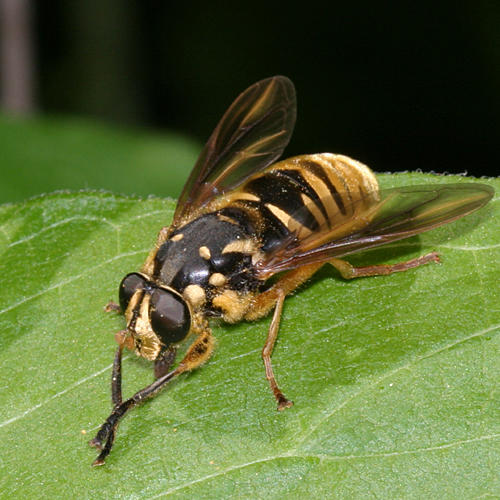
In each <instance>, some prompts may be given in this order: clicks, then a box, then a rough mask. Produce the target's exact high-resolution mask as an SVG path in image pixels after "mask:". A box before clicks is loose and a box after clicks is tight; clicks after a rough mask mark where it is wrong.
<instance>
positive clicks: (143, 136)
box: [0, 115, 200, 203]
mask: <svg viewBox="0 0 500 500" xmlns="http://www.w3.org/2000/svg"><path fill="white" fill-rule="evenodd" d="M199 150H200V145H199V144H198V143H197V142H195V141H194V140H190V139H188V138H187V137H184V136H182V135H180V134H175V133H172V132H165V133H159V132H151V131H146V130H144V129H132V128H125V127H123V128H120V127H116V126H114V127H110V126H107V125H105V124H102V123H98V122H93V121H89V120H83V119H75V118H62V117H57V118H47V117H35V118H30V119H21V118H13V117H7V116H4V115H0V151H1V159H0V169H1V175H2V182H1V183H0V203H5V202H11V201H18V200H23V199H26V198H28V197H31V196H33V195H37V194H41V193H48V192H51V191H55V190H61V189H72V190H74V189H84V188H87V189H88V188H90V189H106V190H110V191H113V192H114V193H124V194H135V195H140V196H147V195H149V194H155V195H158V196H171V197H177V196H178V195H179V194H180V191H181V189H182V186H183V184H184V181H185V180H186V178H187V176H188V174H189V172H190V170H191V168H192V166H193V164H194V162H195V161H196V157H197V155H198V152H199Z"/></svg>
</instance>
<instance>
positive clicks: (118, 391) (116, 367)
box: [111, 344, 123, 407]
mask: <svg viewBox="0 0 500 500" xmlns="http://www.w3.org/2000/svg"><path fill="white" fill-rule="evenodd" d="M122 351H123V344H120V345H119V346H118V349H117V350H116V354H115V359H114V360H113V373H112V375H111V401H112V402H113V406H114V407H116V406H118V405H120V404H121V403H122Z"/></svg>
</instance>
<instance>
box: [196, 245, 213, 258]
mask: <svg viewBox="0 0 500 500" xmlns="http://www.w3.org/2000/svg"><path fill="white" fill-rule="evenodd" d="M199 253H200V257H201V258H202V259H205V260H209V259H210V257H211V256H212V254H211V253H210V248H208V247H205V246H203V247H200V250H199Z"/></svg>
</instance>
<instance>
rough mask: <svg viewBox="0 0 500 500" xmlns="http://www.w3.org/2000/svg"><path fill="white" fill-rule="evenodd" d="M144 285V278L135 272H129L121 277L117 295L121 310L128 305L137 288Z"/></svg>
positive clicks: (142, 287)
mask: <svg viewBox="0 0 500 500" xmlns="http://www.w3.org/2000/svg"><path fill="white" fill-rule="evenodd" d="M145 287H146V280H145V279H144V278H143V277H142V276H141V275H140V274H137V273H130V274H127V276H125V278H123V280H122V282H121V283H120V290H119V293H118V295H119V297H120V307H121V309H122V311H123V312H125V310H126V309H127V307H128V304H129V302H130V299H131V298H132V296H133V295H134V293H135V292H136V291H137V290H142V289H144V288H145Z"/></svg>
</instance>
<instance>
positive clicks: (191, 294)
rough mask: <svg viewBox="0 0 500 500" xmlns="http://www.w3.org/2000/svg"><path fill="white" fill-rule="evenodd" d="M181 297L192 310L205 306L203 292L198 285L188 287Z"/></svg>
mask: <svg viewBox="0 0 500 500" xmlns="http://www.w3.org/2000/svg"><path fill="white" fill-rule="evenodd" d="M182 295H183V297H184V298H185V299H186V300H187V301H188V302H189V303H190V304H191V306H192V307H193V308H194V309H198V308H199V307H201V306H202V305H203V304H205V300H206V295H205V290H203V288H202V287H201V286H200V285H188V286H187V287H186V288H185V289H184V291H183V292H182Z"/></svg>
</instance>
